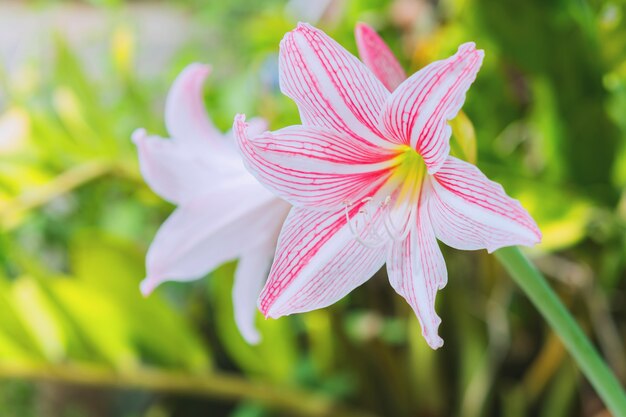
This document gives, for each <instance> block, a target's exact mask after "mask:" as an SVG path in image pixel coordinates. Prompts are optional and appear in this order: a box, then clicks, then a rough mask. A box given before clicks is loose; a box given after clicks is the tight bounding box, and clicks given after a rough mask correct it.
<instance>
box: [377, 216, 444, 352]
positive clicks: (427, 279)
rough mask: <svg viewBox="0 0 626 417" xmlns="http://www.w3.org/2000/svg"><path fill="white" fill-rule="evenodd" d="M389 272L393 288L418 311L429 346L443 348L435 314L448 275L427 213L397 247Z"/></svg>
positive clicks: (395, 244) (388, 263)
mask: <svg viewBox="0 0 626 417" xmlns="http://www.w3.org/2000/svg"><path fill="white" fill-rule="evenodd" d="M387 272H388V274H389V282H390V283H391V286H392V287H393V288H394V289H395V290H396V292H397V293H398V294H400V295H401V296H402V297H404V298H405V299H406V301H407V302H408V303H409V304H410V305H411V307H412V308H413V311H415V314H416V315H417V318H418V319H419V322H420V325H421V326H422V335H423V336H424V338H425V339H426V342H427V343H428V345H429V346H430V347H431V348H433V349H438V348H440V347H441V346H443V340H442V339H441V338H440V337H439V335H438V330H437V329H438V328H439V324H440V323H441V319H440V318H439V316H438V315H437V313H436V312H435V296H436V295H437V290H440V289H442V288H443V287H444V286H445V285H446V283H447V280H448V272H447V270H446V264H445V261H444V259H443V255H442V254H441V250H440V249H439V246H438V245H437V240H436V239H435V234H434V232H433V228H432V226H431V224H430V221H429V219H428V214H427V212H425V210H424V211H422V212H421V213H420V214H419V216H418V218H417V223H416V225H415V226H414V227H413V229H412V230H411V231H410V232H409V234H408V236H407V237H406V239H404V240H402V241H400V242H396V243H394V244H393V246H392V248H391V250H390V254H389V259H387Z"/></svg>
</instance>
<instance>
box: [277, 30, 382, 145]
mask: <svg viewBox="0 0 626 417" xmlns="http://www.w3.org/2000/svg"><path fill="white" fill-rule="evenodd" d="M279 65H280V68H279V71H280V85H281V90H282V91H283V93H284V94H286V95H287V96H289V97H291V98H292V99H293V100H294V101H295V102H296V104H297V105H298V108H299V110H300V116H301V118H302V123H303V124H305V125H311V126H319V127H324V128H328V129H331V130H337V131H340V132H343V133H345V134H348V135H350V136H353V137H354V139H355V140H358V141H364V142H371V143H377V144H379V145H383V146H387V145H388V144H387V143H386V141H385V140H384V139H382V138H383V137H384V136H383V135H382V134H381V132H380V130H379V128H378V119H379V117H380V113H381V110H382V106H383V104H384V103H385V100H386V99H387V96H388V95H389V92H388V91H387V89H386V88H385V86H384V85H383V84H382V83H381V82H380V81H378V79H377V78H376V77H375V76H374V74H372V73H371V72H370V71H369V70H368V69H367V67H366V66H365V65H363V63H362V62H361V61H359V60H358V59H357V58H356V57H355V56H353V55H352V54H350V53H349V52H348V51H346V50H345V49H344V48H343V47H342V46H340V45H339V44H338V43H337V42H335V41H334V40H332V39H331V38H330V37H328V36H327V35H326V34H325V33H324V32H322V31H320V30H318V29H316V28H314V27H312V26H310V25H307V24H302V23H301V24H299V25H298V27H297V28H296V29H294V30H293V31H291V32H289V33H287V34H286V35H285V37H284V38H283V40H282V42H281V47H280V63H279Z"/></svg>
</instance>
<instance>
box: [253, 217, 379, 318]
mask: <svg viewBox="0 0 626 417" xmlns="http://www.w3.org/2000/svg"><path fill="white" fill-rule="evenodd" d="M360 208H361V206H355V207H353V208H352V209H351V215H352V216H358V211H359V209H360ZM379 214H380V213H379ZM383 243H384V242H383ZM385 253H386V249H385V247H384V246H379V247H376V248H371V247H367V246H365V245H363V244H362V243H359V242H358V241H357V240H356V239H355V237H354V235H353V234H352V231H351V230H350V228H349V227H348V225H347V219H346V216H345V213H344V210H343V209H341V210H337V211H334V212H331V211H325V212H318V211H310V210H307V209H303V208H297V207H296V208H293V209H292V210H291V212H290V214H289V216H288V217H287V220H286V221H285V224H284V226H283V229H282V231H281V234H280V237H279V239H278V247H277V250H276V256H275V259H274V264H273V266H272V270H271V272H270V276H269V279H268V281H267V283H266V285H265V288H264V289H263V291H262V293H261V296H260V298H259V308H260V310H261V312H262V313H263V314H265V316H266V317H272V318H278V317H280V316H284V315H288V314H293V313H300V312H305V311H310V310H315V309H318V308H322V307H326V306H328V305H330V304H333V303H335V302H336V301H338V300H340V299H341V298H343V297H344V296H345V295H346V294H348V293H349V292H350V291H352V290H353V289H354V288H356V287H358V286H359V285H361V284H362V283H364V282H365V281H366V280H368V279H369V278H370V277H371V276H372V275H373V274H374V273H375V272H376V271H378V269H380V267H381V266H382V265H383V263H384V261H385Z"/></svg>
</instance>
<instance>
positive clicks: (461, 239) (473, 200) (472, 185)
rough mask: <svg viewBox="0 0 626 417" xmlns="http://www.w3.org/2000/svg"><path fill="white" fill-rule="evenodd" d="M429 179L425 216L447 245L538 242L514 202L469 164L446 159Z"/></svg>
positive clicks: (488, 246)
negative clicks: (427, 214) (429, 190)
mask: <svg viewBox="0 0 626 417" xmlns="http://www.w3.org/2000/svg"><path fill="white" fill-rule="evenodd" d="M429 183H430V189H431V192H430V194H431V197H430V199H429V207H430V210H429V213H430V218H431V221H432V223H433V227H434V229H435V233H436V235H437V237H438V238H439V239H440V240H441V241H443V242H444V243H445V244H446V245H448V246H452V247H454V248H457V249H464V250H473V249H483V248H484V249H487V250H488V251H489V252H493V251H494V250H496V249H499V248H501V247H504V246H512V245H526V246H532V245H535V244H536V243H539V242H540V241H541V232H540V231H539V228H538V227H537V224H536V223H535V221H534V220H533V219H532V217H531V216H530V215H529V214H528V212H527V211H526V210H525V209H524V208H523V207H522V206H521V204H520V203H519V201H517V200H514V199H512V198H511V197H509V196H508V195H506V193H505V192H504V189H503V188H502V186H500V184H498V183H495V182H493V181H490V180H489V179H488V178H487V177H485V175H484V174H483V173H482V172H480V170H479V169H478V168H476V167H475V166H474V165H472V164H469V163H467V162H464V161H461V160H460V159H457V158H454V157H448V158H447V159H446V162H445V163H444V165H443V166H442V167H441V169H440V170H439V171H438V172H437V174H435V175H434V176H433V177H431V178H430V180H429Z"/></svg>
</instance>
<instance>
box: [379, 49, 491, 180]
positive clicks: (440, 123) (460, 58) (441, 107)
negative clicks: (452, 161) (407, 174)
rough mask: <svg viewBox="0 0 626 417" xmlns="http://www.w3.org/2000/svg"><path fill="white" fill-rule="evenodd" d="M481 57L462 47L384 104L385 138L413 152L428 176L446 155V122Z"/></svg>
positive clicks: (419, 74) (423, 71) (413, 78)
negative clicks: (424, 165)
mask: <svg viewBox="0 0 626 417" xmlns="http://www.w3.org/2000/svg"><path fill="white" fill-rule="evenodd" d="M483 56H484V53H483V51H482V50H476V47H475V45H474V43H472V42H469V43H465V44H463V45H461V46H460V47H459V50H458V52H457V53H456V54H455V55H453V56H451V57H450V58H448V59H445V60H443V61H437V62H434V63H432V64H430V65H428V66H426V67H424V68H423V69H421V70H420V71H418V72H417V73H415V74H413V75H412V76H411V77H409V78H408V79H407V80H406V81H404V82H403V83H402V84H400V86H398V88H396V90H395V91H394V92H393V94H392V95H391V97H389V99H388V100H387V102H386V104H385V109H384V113H383V118H382V124H383V126H384V130H385V132H386V134H387V135H388V137H390V139H391V140H393V141H394V142H396V143H398V144H404V145H410V146H411V147H413V148H414V149H416V150H417V151H418V152H419V154H420V155H421V156H422V158H423V159H424V162H425V163H426V166H427V167H428V172H429V173H431V174H433V173H435V172H437V170H438V169H439V167H440V166H441V165H442V164H443V163H444V161H445V159H446V157H447V156H448V154H449V152H450V135H451V129H450V126H449V125H448V120H450V119H452V118H454V117H455V116H456V114H457V113H458V112H459V110H460V109H461V106H462V105H463V102H464V101H465V93H466V92H467V90H468V89H469V87H470V85H471V84H472V82H474V79H475V78H476V74H477V73H478V70H479V69H480V66H481V64H482V60H483Z"/></svg>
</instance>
